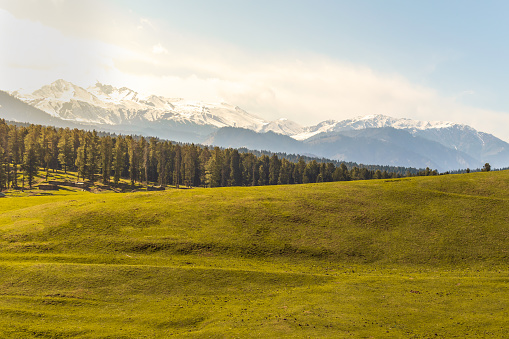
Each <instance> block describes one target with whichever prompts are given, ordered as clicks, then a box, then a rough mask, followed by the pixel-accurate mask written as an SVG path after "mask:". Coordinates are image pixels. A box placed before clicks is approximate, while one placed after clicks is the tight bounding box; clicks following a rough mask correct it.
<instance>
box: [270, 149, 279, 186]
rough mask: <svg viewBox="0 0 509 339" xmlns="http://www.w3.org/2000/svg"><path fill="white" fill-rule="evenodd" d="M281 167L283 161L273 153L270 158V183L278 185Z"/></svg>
mask: <svg viewBox="0 0 509 339" xmlns="http://www.w3.org/2000/svg"><path fill="white" fill-rule="evenodd" d="M280 167H281V161H280V160H279V158H278V157H277V155H276V154H273V155H272V156H271V157H270V160H269V185H277V182H278V179H279V170H280Z"/></svg>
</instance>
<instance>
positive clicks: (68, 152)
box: [58, 128, 74, 174]
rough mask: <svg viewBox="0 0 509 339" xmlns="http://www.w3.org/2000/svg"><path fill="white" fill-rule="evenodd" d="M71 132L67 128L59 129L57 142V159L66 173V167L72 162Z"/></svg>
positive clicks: (70, 165)
mask: <svg viewBox="0 0 509 339" xmlns="http://www.w3.org/2000/svg"><path fill="white" fill-rule="evenodd" d="M71 138H72V134H71V131H70V129H69V128H66V129H64V130H61V135H60V140H59V142H58V161H59V162H60V165H61V166H62V168H63V169H64V173H66V174H67V169H69V168H71V167H72V165H73V163H74V159H73V158H74V156H73V143H72V139H71Z"/></svg>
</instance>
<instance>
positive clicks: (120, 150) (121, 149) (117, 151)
mask: <svg viewBox="0 0 509 339" xmlns="http://www.w3.org/2000/svg"><path fill="white" fill-rule="evenodd" d="M124 143H125V141H124V138H123V137H122V136H118V137H117V138H116V139H115V148H114V149H113V172H114V173H113V182H114V183H115V185H117V184H118V183H119V181H120V177H121V176H122V172H123V168H124V162H125V145H124Z"/></svg>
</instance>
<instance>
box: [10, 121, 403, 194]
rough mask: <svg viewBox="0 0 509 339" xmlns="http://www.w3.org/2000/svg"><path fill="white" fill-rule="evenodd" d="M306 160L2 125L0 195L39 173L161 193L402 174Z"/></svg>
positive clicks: (391, 176) (55, 129)
mask: <svg viewBox="0 0 509 339" xmlns="http://www.w3.org/2000/svg"><path fill="white" fill-rule="evenodd" d="M307 160H308V161H306V160H305V158H304V157H299V158H298V159H297V158H295V159H294V161H290V160H289V159H287V158H282V157H279V156H278V155H277V154H271V155H270V156H269V155H267V154H260V155H256V154H254V153H253V152H239V150H237V149H231V148H229V149H221V148H219V147H214V148H212V147H211V148H209V147H204V146H198V145H194V144H179V143H172V142H169V141H164V140H159V139H157V138H148V139H147V138H144V137H134V136H122V135H120V136H116V135H107V134H98V133H97V132H96V131H85V130H79V129H69V128H65V129H63V128H55V127H45V126H41V125H28V126H19V125H18V126H17V125H14V124H7V123H6V122H5V121H4V120H0V189H4V188H6V187H19V186H20V182H19V180H20V179H19V177H20V175H19V174H22V175H21V178H22V179H21V180H22V181H23V182H22V183H21V185H22V186H23V187H24V186H25V184H27V185H28V186H30V187H31V186H32V185H33V183H34V179H35V177H36V175H38V173H39V171H41V170H42V171H43V174H45V175H46V177H47V176H48V173H50V172H52V171H53V172H54V171H57V170H60V171H63V172H67V171H73V172H77V174H78V180H87V181H92V182H94V181H101V182H103V183H104V184H109V183H114V184H118V183H119V181H120V179H128V180H129V181H130V183H131V184H135V183H145V184H147V185H148V184H153V185H160V186H163V187H164V186H168V185H171V186H177V187H178V186H179V185H186V186H206V187H219V186H256V185H278V184H302V183H315V182H330V181H345V180H367V179H382V178H394V177H400V176H401V174H399V173H390V172H388V171H387V170H384V171H382V170H380V169H377V170H374V169H368V168H366V167H357V166H353V167H351V168H348V166H347V165H346V164H345V163H341V164H339V165H337V164H335V163H334V162H320V161H317V160H316V159H307Z"/></svg>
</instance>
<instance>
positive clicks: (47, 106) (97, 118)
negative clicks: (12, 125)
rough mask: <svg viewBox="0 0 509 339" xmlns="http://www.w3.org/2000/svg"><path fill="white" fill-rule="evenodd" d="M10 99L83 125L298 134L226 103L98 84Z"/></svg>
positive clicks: (57, 86)
mask: <svg viewBox="0 0 509 339" xmlns="http://www.w3.org/2000/svg"><path fill="white" fill-rule="evenodd" d="M11 94H12V95H13V96H15V97H17V98H19V99H21V100H23V101H24V102H26V103H28V104H30V105H31V106H33V107H36V108H39V109H40V110H42V111H45V112H47V113H49V114H50V115H52V116H53V117H58V118H61V119H64V120H72V121H78V122H82V123H87V124H105V125H133V124H136V125H137V126H143V125H144V124H145V125H147V127H148V126H150V125H152V123H155V122H159V123H160V122H171V123H173V124H190V123H191V124H196V125H199V126H209V127H211V128H213V129H217V128H222V127H241V128H247V129H251V130H254V131H263V132H267V131H269V130H273V131H276V132H287V131H292V132H295V131H299V129H298V128H299V127H298V125H297V124H296V123H292V122H286V123H284V122H283V121H276V122H269V121H265V120H264V119H262V118H259V117H257V116H254V115H252V114H249V113H247V112H246V111H244V110H242V109H241V108H239V107H236V106H233V105H229V104H227V103H204V102H199V101H190V100H184V99H180V98H165V97H162V96H156V95H148V96H142V95H140V94H138V93H137V92H135V91H133V90H131V89H129V88H126V87H122V88H115V87H113V86H110V85H103V84H101V83H97V84H95V85H94V86H91V87H89V88H87V89H84V88H82V87H80V86H76V85H74V84H72V83H70V82H67V81H65V80H57V81H55V82H53V83H52V84H50V85H46V86H43V87H42V88H41V89H39V90H36V91H35V92H33V93H31V94H22V93H20V92H19V91H16V92H12V93H11ZM286 126H289V127H286Z"/></svg>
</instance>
